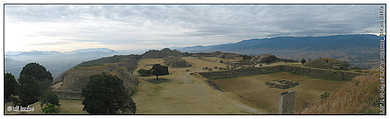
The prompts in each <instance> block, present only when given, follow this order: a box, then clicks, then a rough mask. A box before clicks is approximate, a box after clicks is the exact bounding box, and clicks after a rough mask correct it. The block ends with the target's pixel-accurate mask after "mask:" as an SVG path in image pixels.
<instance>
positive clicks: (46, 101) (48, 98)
mask: <svg viewBox="0 0 390 119" xmlns="http://www.w3.org/2000/svg"><path fill="white" fill-rule="evenodd" d="M40 102H41V107H42V109H41V110H42V112H44V113H57V112H59V109H58V107H59V106H60V101H59V99H58V96H57V95H56V94H54V93H53V92H51V91H47V92H46V93H45V94H44V95H43V96H42V97H41V99H40Z"/></svg>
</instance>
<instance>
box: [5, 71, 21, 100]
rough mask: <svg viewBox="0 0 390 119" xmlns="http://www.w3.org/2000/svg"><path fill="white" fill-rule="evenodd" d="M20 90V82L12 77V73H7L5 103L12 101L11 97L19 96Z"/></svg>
mask: <svg viewBox="0 0 390 119" xmlns="http://www.w3.org/2000/svg"><path fill="white" fill-rule="evenodd" d="M18 88H19V84H18V82H16V79H15V77H14V75H12V74H11V73H5V74H4V93H5V94H4V96H5V101H10V100H11V96H12V95H16V94H17V89H18Z"/></svg>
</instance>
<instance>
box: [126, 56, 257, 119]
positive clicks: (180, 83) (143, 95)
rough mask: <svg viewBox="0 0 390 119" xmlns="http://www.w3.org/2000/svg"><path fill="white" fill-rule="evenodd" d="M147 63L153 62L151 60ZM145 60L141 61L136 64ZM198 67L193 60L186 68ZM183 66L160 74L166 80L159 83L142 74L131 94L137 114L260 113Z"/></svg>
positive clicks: (195, 68)
mask: <svg viewBox="0 0 390 119" xmlns="http://www.w3.org/2000/svg"><path fill="white" fill-rule="evenodd" d="M148 62H153V60H149V61H148ZM156 62H157V61H156ZM189 62H190V63H194V62H191V61H189ZM203 62H204V61H203ZM145 63H146V62H141V64H140V65H144V64H145ZM194 65H195V66H194ZM199 67H200V66H199V65H198V63H196V64H193V67H191V68H189V69H190V71H195V70H198V69H199ZM186 69H188V68H172V69H170V72H171V74H170V75H168V76H162V78H167V79H170V80H169V81H167V82H162V83H159V84H154V83H150V82H148V81H146V80H148V79H150V78H152V77H143V80H142V79H141V80H140V85H139V87H138V91H137V93H136V94H135V95H134V96H133V98H134V100H135V102H136V104H137V113H138V114H253V113H262V112H263V111H260V110H258V109H255V108H252V107H249V106H247V105H245V104H243V103H241V102H239V101H238V100H235V99H233V98H231V96H229V95H226V94H225V93H223V92H220V91H217V90H215V89H213V88H212V87H210V86H209V85H208V84H207V83H206V82H205V81H204V80H203V79H199V78H196V77H194V76H192V75H190V72H187V71H185V70H186Z"/></svg>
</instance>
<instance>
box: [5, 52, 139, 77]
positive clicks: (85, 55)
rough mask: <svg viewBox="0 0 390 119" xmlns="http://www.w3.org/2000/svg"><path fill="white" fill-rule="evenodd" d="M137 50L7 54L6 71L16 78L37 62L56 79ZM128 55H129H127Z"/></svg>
mask: <svg viewBox="0 0 390 119" xmlns="http://www.w3.org/2000/svg"><path fill="white" fill-rule="evenodd" d="M138 52H139V51H138V50H137V51H136V52H135V50H122V51H115V50H112V49H108V48H89V49H79V50H74V51H69V52H56V51H30V52H15V51H13V52H6V53H5V66H6V68H5V71H6V72H11V73H12V74H14V75H15V76H16V77H19V73H20V71H21V70H22V68H23V66H24V65H26V64H27V63H31V62H37V63H40V64H41V65H43V66H45V67H46V68H47V69H48V70H49V71H50V72H51V73H52V75H53V76H54V77H56V76H58V75H59V74H61V73H63V72H65V71H66V70H68V69H70V68H71V67H73V66H75V65H77V64H80V63H82V62H84V61H89V60H93V59H98V58H101V57H107V56H113V55H119V54H120V55H125V54H126V55H128V54H134V53H138ZM127 53H128V54H127Z"/></svg>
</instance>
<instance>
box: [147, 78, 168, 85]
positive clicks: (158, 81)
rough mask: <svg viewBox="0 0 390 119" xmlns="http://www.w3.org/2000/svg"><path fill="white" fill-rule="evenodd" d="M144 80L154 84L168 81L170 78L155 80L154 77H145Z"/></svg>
mask: <svg viewBox="0 0 390 119" xmlns="http://www.w3.org/2000/svg"><path fill="white" fill-rule="evenodd" d="M145 81H147V82H150V83H154V84H160V83H164V82H169V81H170V80H169V79H166V78H159V79H158V80H156V79H145Z"/></svg>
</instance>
